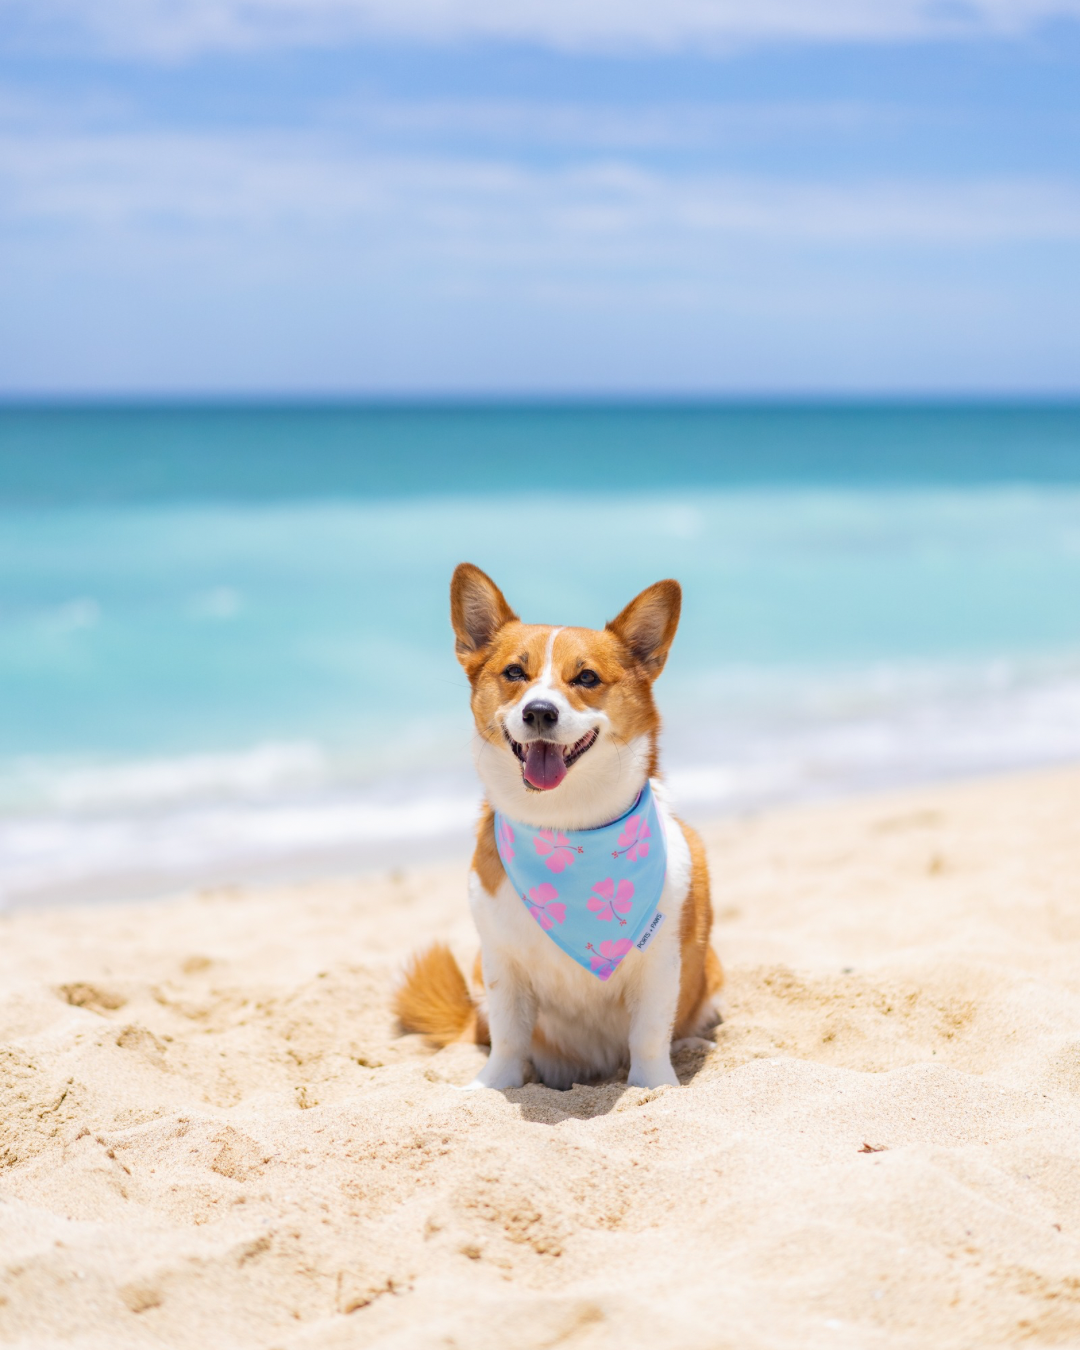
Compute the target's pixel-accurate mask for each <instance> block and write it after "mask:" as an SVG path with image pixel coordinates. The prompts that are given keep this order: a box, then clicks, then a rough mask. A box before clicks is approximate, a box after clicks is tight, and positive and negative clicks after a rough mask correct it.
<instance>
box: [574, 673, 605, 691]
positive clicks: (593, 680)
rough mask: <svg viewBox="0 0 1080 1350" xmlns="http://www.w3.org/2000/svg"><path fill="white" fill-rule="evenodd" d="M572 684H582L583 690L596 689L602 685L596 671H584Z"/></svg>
mask: <svg viewBox="0 0 1080 1350" xmlns="http://www.w3.org/2000/svg"><path fill="white" fill-rule="evenodd" d="M571 683H573V684H580V685H581V687H582V688H583V689H595V688H596V686H597V685H598V684H599V683H600V676H599V675H597V673H596V671H595V670H583V671H582V672H581V673H580V674H579V675H578V676H577V677H576V678H575V679H574V680H573V681H571Z"/></svg>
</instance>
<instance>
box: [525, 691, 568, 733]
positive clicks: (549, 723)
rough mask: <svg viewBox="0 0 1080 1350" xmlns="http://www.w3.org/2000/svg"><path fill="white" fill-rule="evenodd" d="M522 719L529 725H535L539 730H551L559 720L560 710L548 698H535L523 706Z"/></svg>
mask: <svg viewBox="0 0 1080 1350" xmlns="http://www.w3.org/2000/svg"><path fill="white" fill-rule="evenodd" d="M521 720H522V721H523V722H524V723H525V725H526V726H527V727H535V729H536V730H537V731H550V730H551V728H552V727H553V726H554V725H555V723H556V722H557V721H558V720H559V710H558V708H556V706H555V704H554V703H548V702H547V700H546V699H542V698H534V699H533V701H532V702H531V703H526V704H525V706H524V708H522V710H521Z"/></svg>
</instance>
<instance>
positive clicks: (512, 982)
mask: <svg viewBox="0 0 1080 1350" xmlns="http://www.w3.org/2000/svg"><path fill="white" fill-rule="evenodd" d="M483 963H484V988H485V989H486V990H487V1011H488V1026H489V1028H490V1031H491V1054H490V1055H489V1056H488V1062H487V1063H486V1064H485V1065H484V1067H483V1068H482V1069H481V1070H480V1072H479V1073H478V1074H477V1075H476V1077H475V1078H474V1079H473V1080H472V1082H471V1083H470V1084H469V1087H470V1088H518V1087H521V1085H522V1084H523V1083H524V1082H525V1073H526V1070H527V1069H528V1065H529V1051H530V1049H531V1047H532V1034H533V1026H534V1024H535V1022H536V999H535V997H534V996H533V991H532V988H531V986H530V985H529V983H528V981H527V979H526V978H525V975H524V972H522V971H521V970H520V969H519V968H518V967H517V966H515V965H513V964H512V963H511V962H509V961H506V960H504V959H503V958H502V956H501V955H500V953H499V952H498V951H497V950H495V949H488V948H487V947H485V948H484V950H483Z"/></svg>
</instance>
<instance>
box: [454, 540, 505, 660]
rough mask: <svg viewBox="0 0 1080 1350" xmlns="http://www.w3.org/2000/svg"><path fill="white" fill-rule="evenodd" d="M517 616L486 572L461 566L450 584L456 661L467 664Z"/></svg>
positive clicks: (467, 564) (464, 564)
mask: <svg viewBox="0 0 1080 1350" xmlns="http://www.w3.org/2000/svg"><path fill="white" fill-rule="evenodd" d="M516 618H517V615H516V614H515V613H514V611H513V610H512V609H511V608H510V606H509V605H508V604H507V603H506V599H505V597H504V596H503V593H502V591H500V590H499V588H498V586H496V585H495V583H494V582H493V581H492V579H491V578H490V577H489V576H488V574H487V573H486V572H481V571H480V569H479V567H474V566H473V564H472V563H458V565H457V567H455V568H454V577H453V580H452V581H451V582H450V622H451V623H452V624H453V625H454V635H455V637H456V638H457V642H456V643H455V651H456V652H457V658H458V660H459V661H460V662H461V663H462V665H465V663H466V662H467V661H468V660H469V659H470V658H471V657H473V656H475V655H476V653H477V652H478V651H482V650H483V648H484V647H486V646H487V645H488V643H489V642H490V641H491V639H492V638H493V637H494V636H495V634H496V633H497V632H498V631H499V629H500V628H501V627H502V626H503V624H504V623H510V622H511V620H513V619H516Z"/></svg>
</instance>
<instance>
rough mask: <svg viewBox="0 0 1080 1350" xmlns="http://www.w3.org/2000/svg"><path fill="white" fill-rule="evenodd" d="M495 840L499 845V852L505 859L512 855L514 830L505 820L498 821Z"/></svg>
mask: <svg viewBox="0 0 1080 1350" xmlns="http://www.w3.org/2000/svg"><path fill="white" fill-rule="evenodd" d="M496 842H497V843H498V845H499V852H500V853H501V854H502V856H503V857H504V858H505V859H506V860H507V862H509V861H510V859H511V858H512V857H513V856H514V831H513V830H512V829H511V828H510V826H509V825H508V824H507V822H506V821H505V820H500V821H499V829H498V833H497V834H496Z"/></svg>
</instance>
